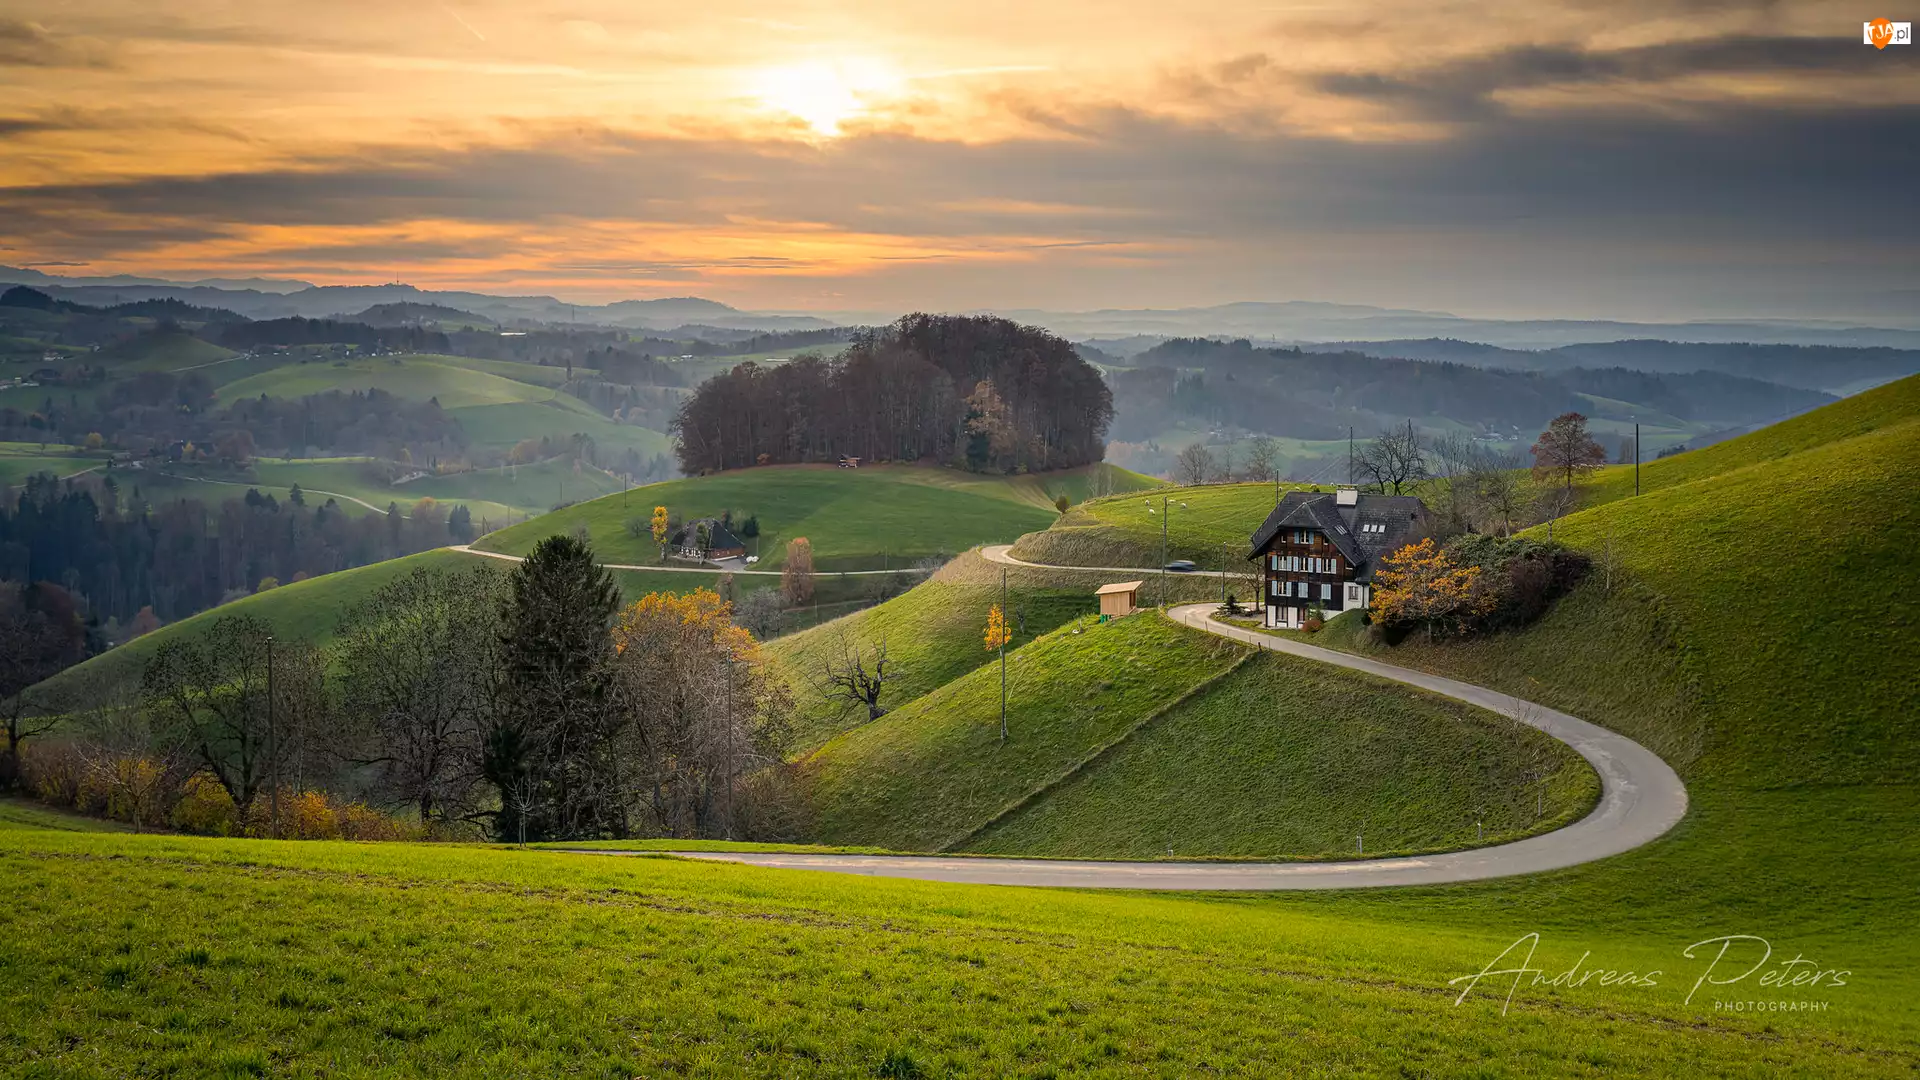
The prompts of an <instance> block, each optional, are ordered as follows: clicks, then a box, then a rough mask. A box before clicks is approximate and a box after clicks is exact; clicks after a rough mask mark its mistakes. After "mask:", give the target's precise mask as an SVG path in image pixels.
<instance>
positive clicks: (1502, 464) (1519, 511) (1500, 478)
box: [1472, 454, 1532, 536]
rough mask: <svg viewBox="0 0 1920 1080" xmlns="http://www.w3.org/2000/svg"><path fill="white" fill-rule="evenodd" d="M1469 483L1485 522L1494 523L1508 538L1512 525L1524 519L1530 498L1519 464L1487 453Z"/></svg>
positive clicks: (1526, 482) (1528, 487)
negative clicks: (1471, 485)
mask: <svg viewBox="0 0 1920 1080" xmlns="http://www.w3.org/2000/svg"><path fill="white" fill-rule="evenodd" d="M1472 483H1473V491H1474V495H1475V497H1476V498H1477V499H1478V500H1479V503H1480V512H1481V514H1482V515H1483V516H1484V518H1485V519H1486V521H1487V523H1488V524H1489V525H1491V524H1492V523H1494V522H1498V523H1499V525H1500V535H1502V536H1512V535H1513V524H1514V522H1515V521H1517V520H1519V519H1520V518H1522V517H1523V516H1525V514H1526V511H1527V503H1528V501H1529V500H1530V499H1531V498H1532V493H1531V491H1530V485H1529V483H1528V481H1527V475H1526V473H1525V472H1523V471H1522V469H1521V466H1520V463H1519V462H1518V461H1516V460H1513V459H1512V458H1511V457H1503V456H1496V455H1493V454H1489V455H1487V457H1486V459H1485V460H1484V461H1482V462H1480V463H1479V464H1478V466H1477V467H1476V468H1475V470H1474V473H1473V478H1472Z"/></svg>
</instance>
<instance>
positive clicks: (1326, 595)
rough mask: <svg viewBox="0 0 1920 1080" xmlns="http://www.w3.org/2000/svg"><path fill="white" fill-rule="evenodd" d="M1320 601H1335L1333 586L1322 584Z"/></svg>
mask: <svg viewBox="0 0 1920 1080" xmlns="http://www.w3.org/2000/svg"><path fill="white" fill-rule="evenodd" d="M1320 599H1322V600H1331V599H1333V586H1332V585H1328V584H1325V583H1322V584H1321V586H1320Z"/></svg>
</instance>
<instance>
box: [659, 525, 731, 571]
mask: <svg viewBox="0 0 1920 1080" xmlns="http://www.w3.org/2000/svg"><path fill="white" fill-rule="evenodd" d="M667 549H668V551H670V552H671V553H672V554H673V555H674V556H676V557H678V558H682V559H695V560H700V561H707V560H718V559H738V558H744V557H745V556H746V554H747V545H746V543H745V542H744V541H742V540H741V539H740V538H739V537H737V536H735V535H733V530H732V529H730V528H728V527H727V526H726V525H724V524H722V523H721V521H720V519H719V518H695V519H694V520H692V521H689V522H687V523H686V524H685V525H682V526H680V528H679V529H677V530H675V531H674V533H673V535H671V536H669V537H667Z"/></svg>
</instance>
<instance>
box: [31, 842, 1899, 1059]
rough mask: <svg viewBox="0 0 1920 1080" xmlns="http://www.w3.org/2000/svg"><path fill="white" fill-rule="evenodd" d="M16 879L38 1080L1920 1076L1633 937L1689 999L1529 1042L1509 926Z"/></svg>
mask: <svg viewBox="0 0 1920 1080" xmlns="http://www.w3.org/2000/svg"><path fill="white" fill-rule="evenodd" d="M0 874H3V875H4V877H5V880H6V881H7V882H8V884H9V894H10V896H11V901H10V902H9V903H8V904H6V905H0V934H3V935H4V936H5V940H6V941H7V942H8V947H7V949H6V950H5V952H4V953H0V957H3V958H4V963H0V1007H3V1008H5V1010H6V1015H7V1016H8V1017H9V1018H10V1019H11V1022H10V1024H9V1025H8V1028H7V1031H8V1034H7V1040H8V1048H9V1054H10V1060H11V1061H12V1062H14V1063H15V1064H16V1065H17V1066H18V1067H19V1070H20V1071H21V1072H22V1073H23V1074H25V1075H35V1074H39V1075H50V1076H59V1075H133V1074H162V1075H229V1076H250V1075H276V1074H284V1075H302V1076H305V1075H336V1074H343V1075H344V1074H351V1075H355V1076H367V1077H389V1076H391V1077H401V1076H420V1075H430V1074H431V1075H455V1074H457V1075H460V1076H465V1077H524V1076H534V1075H560V1074H566V1075H582V1076H596V1077H616V1076H617V1077H629V1076H673V1075H699V1074H714V1075H727V1076H741V1077H791V1076H823V1077H824V1076H883V1077H884V1076H891V1077H900V1076H924V1077H934V1076H1040V1075H1055V1076H1064V1075H1078V1076H1099V1077H1104V1076H1193V1075H1229V1076H1305V1075H1323V1074H1326V1075H1330V1074H1337V1073H1345V1074H1352V1075H1369V1076H1380V1075H1411V1076H1456V1075H1476V1076H1489V1077H1501V1076H1521V1075H1533V1076H1542V1075H1544V1076H1605V1075H1616V1076H1626V1075H1632V1076H1689V1077H1693V1076H1702V1077H1704V1076H1740V1077H1777V1076H1782V1075H1799V1076H1808V1077H1813V1076H1819V1077H1851V1076H1901V1075H1911V1069H1912V1068H1913V1063H1914V1055H1913V1052H1912V1048H1911V1047H1910V1046H1909V1045H1907V1044H1906V1043H1904V1042H1903V1041H1902V1037H1901V1030H1900V1025H1899V1022H1898V1019H1897V1018H1898V1017H1900V1016H1901V1015H1902V1013H1903V1011H1906V1010H1907V1003H1906V1000H1905V999H1895V998H1892V997H1890V996H1886V995H1868V994H1859V995H1854V996H1853V997H1851V998H1847V999H1844V1000H1845V1006H1844V1007H1841V1008H1836V1009H1835V1010H1833V1011H1831V1012H1828V1013H1823V1014H1812V1013H1797V1014H1770V1015H1765V1016H1756V1015H1752V1014H1748V1015H1731V1014H1728V1015H1715V1014H1711V1013H1708V1012H1706V1011H1705V1010H1703V1009H1701V1008H1699V1007H1696V1006H1686V1005H1683V1004H1682V1003H1681V1002H1682V998H1683V997H1684V994H1685V986H1686V984H1688V983H1690V982H1691V980H1692V978H1693V977H1694V976H1695V975H1696V974H1697V970H1698V968H1697V966H1696V965H1691V964H1686V963H1685V962H1684V961H1682V962H1680V964H1676V962H1675V961H1676V957H1675V952H1676V949H1675V948H1673V947H1671V946H1665V947H1650V946H1648V945H1646V944H1644V943H1639V942H1633V941H1617V940H1608V941H1606V942H1605V943H1604V946H1605V950H1606V951H1605V954H1604V956H1598V955H1596V957H1594V960H1595V961H1597V962H1599V963H1603V964H1605V965H1607V966H1610V967H1619V968H1622V969H1624V968H1628V967H1631V968H1633V969H1635V970H1639V971H1646V970H1649V969H1652V968H1664V969H1666V970H1667V971H1668V972H1669V976H1668V979H1667V981H1665V982H1663V983H1662V985H1661V986H1660V987H1659V988H1658V989H1655V990H1646V989H1640V988H1628V987H1619V986H1607V985H1602V984H1600V983H1599V982H1597V981H1588V982H1586V983H1584V984H1582V985H1581V986H1580V987H1578V988H1569V989H1556V988H1552V987H1544V988H1539V989H1534V990H1530V991H1522V992H1521V993H1519V994H1516V995H1515V1001H1514V1003H1513V1005H1512V1007H1511V1010H1510V1012H1509V1013H1508V1014H1507V1015H1502V1011H1501V1001H1502V996H1501V994H1499V993H1495V992H1493V991H1487V992H1484V993H1481V994H1478V995H1476V996H1475V997H1473V998H1472V999H1470V1000H1469V1001H1467V1002H1466V1003H1465V1004H1464V1005H1461V1006H1456V1005H1455V1004H1454V999H1455V995H1456V994H1457V990H1456V989H1455V988H1451V987H1449V986H1448V985H1447V980H1448V979H1450V978H1453V977H1454V976H1457V975H1459V974H1461V973H1463V972H1470V971H1475V970H1478V969H1480V968H1481V967H1483V966H1485V965H1486V964H1487V962H1488V960H1489V959H1491V958H1492V957H1494V956H1496V955H1498V953H1499V952H1500V951H1501V950H1502V949H1505V948H1506V947H1507V946H1508V945H1509V944H1510V943H1511V941H1512V940H1513V937H1514V936H1516V933H1517V932H1516V930H1515V927H1516V925H1520V924H1519V923H1517V921H1516V920H1515V919H1514V918H1512V917H1511V916H1507V915H1503V914H1501V913H1498V912H1483V913H1480V914H1478V915H1475V916H1463V917H1456V918H1454V919H1451V920H1449V921H1448V922H1447V923H1446V924H1444V925H1430V926H1417V925H1416V926H1409V925H1406V924H1404V923H1402V922H1400V921H1398V920H1396V919H1394V918H1393V917H1392V914H1391V913H1390V912H1379V913H1361V914H1357V915H1356V914H1355V913H1353V912H1348V911H1341V910H1329V911H1321V910H1315V909H1312V908H1305V907H1301V906H1296V905H1291V904H1286V903H1277V904H1246V903H1236V902H1219V901H1214V900H1205V901H1202V900H1192V899H1182V898H1177V897H1164V896H1148V895H1138V894H1133V895H1129V894H1113V893H1106V894H1088V893H1070V892H1053V891H1047V890H1029V889H1003V888H993V887H985V886H964V885H959V886H956V885H944V884H936V883H928V882H914V881H899V880H889V879H884V878H878V879H877V878H863V877H847V876H841V875H831V874H807V873H796V872H779V871H775V872H768V871H761V870H754V869H750V868H745V867H738V866H728V865H724V864H706V863H689V862H683V861H678V860H662V859H647V858H606V857H598V856H586V855H569V854H562V853H552V852H538V851H524V852H523V851H511V850H487V849H477V848H470V847H451V846H449V847H437V848H436V847H403V846H395V845H364V844H343V843H297V842H284V843H276V842H273V841H247V840H198V839H186V838H166V837H151V836H149V837H141V836H125V835H104V834H101V835H81V834H72V833H58V832H38V831H23V830H0ZM76 897H84V898H85V902H84V903H76V902H75V898H76ZM1334 903H1336V904H1337V900H1335V901H1334ZM1527 925H1531V924H1527ZM1684 940H1689V941H1690V940H1693V939H1691V938H1689V939H1684ZM1561 944H1562V943H1550V944H1549V946H1548V947H1547V950H1546V951H1545V952H1543V954H1542V956H1541V957H1540V959H1542V960H1548V961H1550V962H1554V963H1557V964H1558V965H1560V967H1556V968H1555V970H1556V971H1557V970H1560V969H1561V968H1562V967H1564V966H1565V965H1566V964H1570V963H1571V962H1572V961H1573V960H1574V959H1575V958H1577V957H1578V955H1579V953H1578V952H1577V951H1576V952H1574V953H1572V954H1571V955H1565V954H1564V948H1561V947H1556V946H1558V945H1561ZM1595 944H1600V943H1598V942H1596V943H1595ZM1682 944H1684V941H1683V942H1682ZM1663 946H1664V943H1663ZM1549 954H1550V955H1549ZM1888 989H1892V988H1888Z"/></svg>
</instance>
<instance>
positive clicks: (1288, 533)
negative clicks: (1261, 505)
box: [1247, 488, 1431, 627]
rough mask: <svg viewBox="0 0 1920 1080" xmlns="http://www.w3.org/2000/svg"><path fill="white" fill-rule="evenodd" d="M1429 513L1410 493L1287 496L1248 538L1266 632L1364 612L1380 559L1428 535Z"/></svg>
mask: <svg viewBox="0 0 1920 1080" xmlns="http://www.w3.org/2000/svg"><path fill="white" fill-rule="evenodd" d="M1430 522H1431V515H1430V514H1429V512H1428V510H1427V506H1426V504H1425V503H1423V502H1421V501H1420V500H1419V499H1416V498H1414V497H1413V496H1411V495H1362V494H1360V493H1359V492H1357V491H1355V490H1353V489H1352V488H1341V489H1340V490H1339V491H1336V492H1314V491H1290V492H1288V493H1287V495H1286V497H1285V498H1283V499H1281V500H1280V505H1279V506H1276V507H1274V509H1273V513H1271V514H1268V515H1267V520H1266V521H1265V522H1262V523H1261V525H1260V528H1259V531H1257V532H1255V533H1254V534H1253V551H1252V553H1251V554H1249V555H1248V556H1247V558H1249V559H1258V560H1260V565H1261V569H1262V574H1261V577H1262V582H1261V590H1260V592H1261V598H1262V600H1263V602H1264V605H1265V609H1266V625H1267V626H1269V627H1297V626H1299V625H1300V624H1301V623H1302V622H1304V621H1306V618H1307V615H1308V613H1309V612H1311V611H1314V610H1316V609H1317V610H1319V611H1321V612H1323V613H1324V614H1325V616H1326V617H1331V616H1333V615H1337V614H1339V613H1340V612H1342V611H1348V610H1351V609H1353V608H1363V607H1366V606H1367V604H1368V602H1369V601H1370V600H1371V599H1372V591H1373V574H1374V569H1375V565H1376V564H1377V563H1378V561H1379V559H1380V556H1382V555H1387V554H1391V553H1392V552H1395V551H1398V550H1399V549H1400V548H1402V547H1404V546H1406V545H1407V544H1411V543H1417V542H1418V541H1419V540H1421V539H1422V538H1423V537H1425V536H1427V535H1428V530H1429V528H1430Z"/></svg>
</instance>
